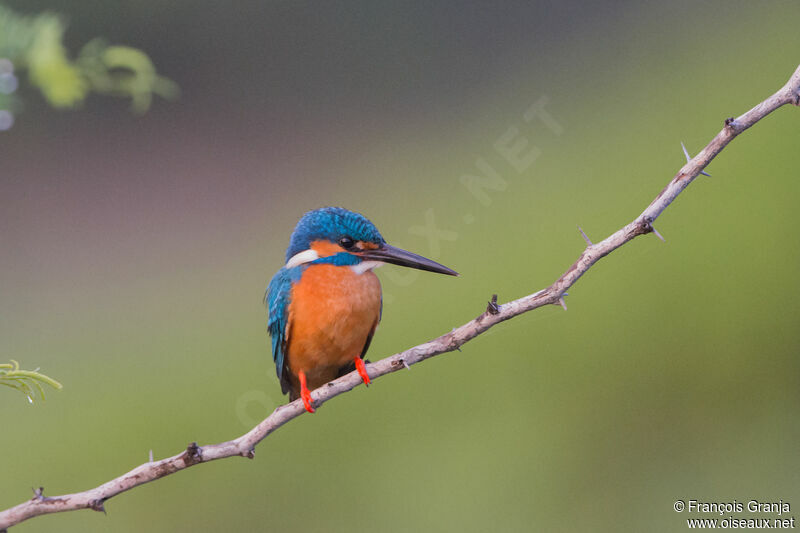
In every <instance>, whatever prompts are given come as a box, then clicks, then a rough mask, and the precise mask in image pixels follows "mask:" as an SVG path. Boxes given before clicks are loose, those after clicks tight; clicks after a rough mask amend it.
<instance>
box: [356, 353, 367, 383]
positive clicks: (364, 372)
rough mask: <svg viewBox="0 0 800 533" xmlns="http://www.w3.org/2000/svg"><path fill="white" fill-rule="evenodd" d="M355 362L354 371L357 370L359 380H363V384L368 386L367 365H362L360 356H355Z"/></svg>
mask: <svg viewBox="0 0 800 533" xmlns="http://www.w3.org/2000/svg"><path fill="white" fill-rule="evenodd" d="M355 363H356V371H358V375H359V376H361V381H363V382H364V385H367V386H369V384H370V381H369V374H367V367H366V366H365V365H364V360H363V359H361V358H360V357H356V358H355Z"/></svg>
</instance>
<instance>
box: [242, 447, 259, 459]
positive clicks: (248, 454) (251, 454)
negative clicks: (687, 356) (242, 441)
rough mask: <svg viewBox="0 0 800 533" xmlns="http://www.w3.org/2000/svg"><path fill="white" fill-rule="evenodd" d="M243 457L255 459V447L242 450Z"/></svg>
mask: <svg viewBox="0 0 800 533" xmlns="http://www.w3.org/2000/svg"><path fill="white" fill-rule="evenodd" d="M242 457H247V458H248V459H255V457H256V450H255V448H250V449H249V450H247V451H244V452H242Z"/></svg>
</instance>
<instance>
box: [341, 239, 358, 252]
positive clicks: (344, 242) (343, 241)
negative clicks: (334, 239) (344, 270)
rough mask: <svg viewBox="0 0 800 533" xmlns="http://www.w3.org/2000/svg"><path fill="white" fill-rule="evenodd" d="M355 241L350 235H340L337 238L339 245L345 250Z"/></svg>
mask: <svg viewBox="0 0 800 533" xmlns="http://www.w3.org/2000/svg"><path fill="white" fill-rule="evenodd" d="M355 243H356V242H355V241H354V240H353V239H351V238H350V237H342V238H341V239H339V246H341V247H342V248H344V249H345V250H349V249H350V248H352V247H353V245H354V244H355Z"/></svg>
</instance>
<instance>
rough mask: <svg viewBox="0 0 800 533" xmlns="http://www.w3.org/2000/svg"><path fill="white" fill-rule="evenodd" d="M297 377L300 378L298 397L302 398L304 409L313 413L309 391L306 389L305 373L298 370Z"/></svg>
mask: <svg viewBox="0 0 800 533" xmlns="http://www.w3.org/2000/svg"><path fill="white" fill-rule="evenodd" d="M297 377H298V378H300V398H302V399H303V405H304V406H305V408H306V411H308V412H309V413H313V412H314V408H313V407H311V392H310V391H309V390H308V386H307V385H306V373H305V372H298V373H297Z"/></svg>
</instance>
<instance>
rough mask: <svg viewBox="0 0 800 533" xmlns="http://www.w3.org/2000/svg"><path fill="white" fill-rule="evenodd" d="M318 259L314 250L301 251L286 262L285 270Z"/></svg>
mask: <svg viewBox="0 0 800 533" xmlns="http://www.w3.org/2000/svg"><path fill="white" fill-rule="evenodd" d="M317 259H319V254H318V253H317V252H315V251H314V250H303V251H302V252H300V253H296V254H294V255H293V256H292V257H291V258H290V259H289V260H288V261H286V268H293V267H296V266H300V265H304V264H306V263H310V262H311V261H316V260H317Z"/></svg>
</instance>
